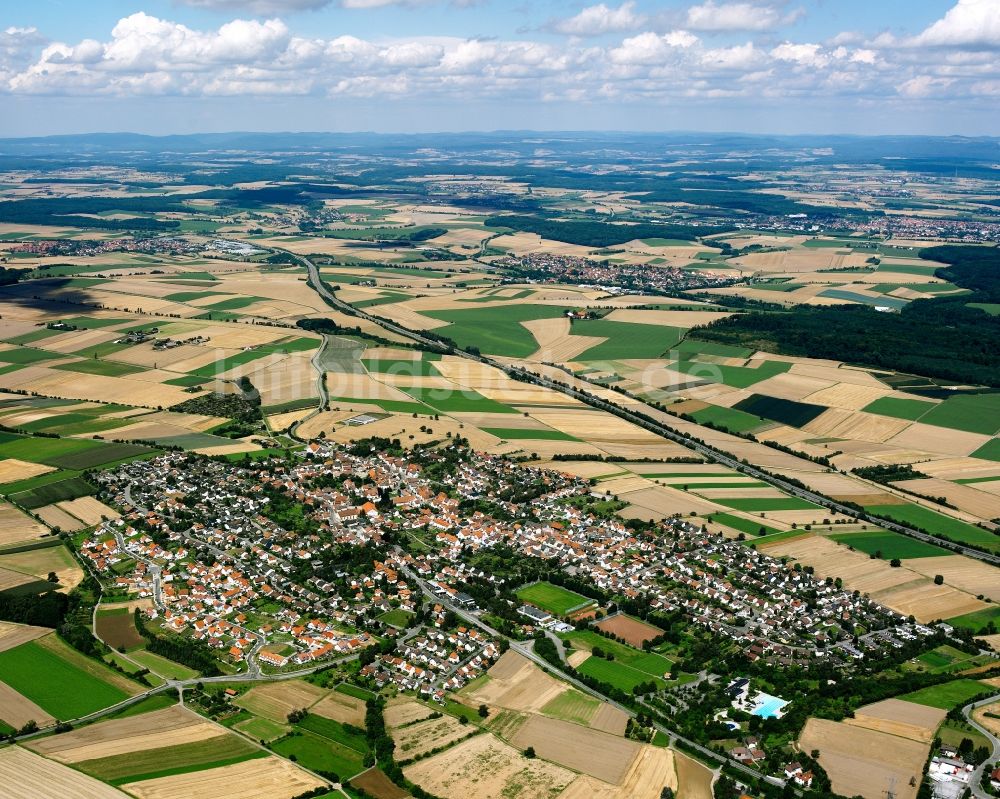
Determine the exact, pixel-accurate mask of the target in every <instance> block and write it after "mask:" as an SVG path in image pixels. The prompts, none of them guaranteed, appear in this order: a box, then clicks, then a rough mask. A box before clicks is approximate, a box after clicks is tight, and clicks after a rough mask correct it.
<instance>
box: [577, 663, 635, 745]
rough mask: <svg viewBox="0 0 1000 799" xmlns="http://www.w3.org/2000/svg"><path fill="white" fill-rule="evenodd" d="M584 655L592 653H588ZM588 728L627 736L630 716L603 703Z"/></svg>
mask: <svg viewBox="0 0 1000 799" xmlns="http://www.w3.org/2000/svg"><path fill="white" fill-rule="evenodd" d="M584 654H590V653H589V652H587V653H584ZM587 726H589V727H590V728H591V729H592V730H600V731H601V732H607V733H610V734H611V735H618V736H623V735H625V728H626V726H628V715H627V714H626V713H625V711H624V710H619V709H618V708H616V707H615V706H614V705H611V704H609V703H607V702H601V705H600V707H598V708H597V712H596V713H595V714H594V716H593V718H592V719H591V720H590V721H589V722H588V724H587Z"/></svg>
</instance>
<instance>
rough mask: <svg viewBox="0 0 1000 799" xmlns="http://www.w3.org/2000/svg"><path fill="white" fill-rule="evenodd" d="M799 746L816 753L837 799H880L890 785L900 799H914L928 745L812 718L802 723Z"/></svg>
mask: <svg viewBox="0 0 1000 799" xmlns="http://www.w3.org/2000/svg"><path fill="white" fill-rule="evenodd" d="M797 745H798V748H799V750H800V751H803V752H810V751H812V750H813V749H818V750H819V753H820V755H819V763H820V765H821V766H822V767H823V768H824V770H825V771H826V773H827V774H828V775H829V776H830V782H831V785H832V787H833V790H834V791H836V792H837V793H839V794H841V795H843V796H878V795H879V793H880V792H881V791H884V790H885V788H886V786H888V785H894V786H895V788H894V790H895V791H897V795H898V796H900V797H901V799H915V797H916V795H917V787H916V786H917V785H919V784H920V780H921V777H922V774H923V768H924V762H925V761H926V759H927V754H928V751H929V749H930V744H929V743H927V742H922V741H914V740H909V739H907V738H903V737H899V736H897V735H891V734H887V733H885V732H880V731H876V730H872V729H866V728H864V727H858V726H854V725H851V724H847V723H842V722H836V721H829V720H827V719H816V718H811V719H809V720H808V721H807V722H806V725H805V727H804V728H803V729H802V732H801V733H800V735H799V739H798V744H797ZM911 780H913V781H914V783H915V784H914V785H910V782H911Z"/></svg>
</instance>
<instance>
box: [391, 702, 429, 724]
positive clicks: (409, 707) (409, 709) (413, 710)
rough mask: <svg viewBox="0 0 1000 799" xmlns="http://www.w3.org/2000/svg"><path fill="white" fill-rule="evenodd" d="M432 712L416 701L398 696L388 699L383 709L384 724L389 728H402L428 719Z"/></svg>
mask: <svg viewBox="0 0 1000 799" xmlns="http://www.w3.org/2000/svg"><path fill="white" fill-rule="evenodd" d="M433 712H434V711H433V710H431V708H429V707H427V705H425V704H423V703H421V702H418V701H417V700H416V699H410V698H408V697H402V696H398V697H395V698H394V699H390V700H389V702H388V704H387V705H386V707H385V712H384V714H383V715H384V716H385V723H386V726H388V727H390V728H396V727H402V726H403V725H405V724H412V723H413V722H415V721H421V720H423V719H426V718H428V717H429V716H430V715H431V713H433Z"/></svg>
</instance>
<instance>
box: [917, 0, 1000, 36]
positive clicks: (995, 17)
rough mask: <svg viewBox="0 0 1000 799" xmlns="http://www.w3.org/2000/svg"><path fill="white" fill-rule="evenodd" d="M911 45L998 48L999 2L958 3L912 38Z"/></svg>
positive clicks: (970, 0)
mask: <svg viewBox="0 0 1000 799" xmlns="http://www.w3.org/2000/svg"><path fill="white" fill-rule="evenodd" d="M912 44H915V45H931V46H938V45H940V46H945V47H948V46H955V47H961V46H972V47H1000V3H998V2H997V0H958V3H956V4H955V6H954V7H952V8H951V9H949V11H948V13H947V14H945V15H944V17H942V18H941V19H939V20H938V21H937V22H935V23H934V24H933V25H931V26H930V27H928V28H927V29H926V30H925V31H924V32H923V33H921V34H920V35H919V36H917V37H915V38H914V39H913V41H912Z"/></svg>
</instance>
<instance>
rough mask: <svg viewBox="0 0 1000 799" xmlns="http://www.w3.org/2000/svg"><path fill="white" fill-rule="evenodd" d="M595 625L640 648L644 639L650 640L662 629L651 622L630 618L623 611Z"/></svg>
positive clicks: (659, 633)
mask: <svg viewBox="0 0 1000 799" xmlns="http://www.w3.org/2000/svg"><path fill="white" fill-rule="evenodd" d="M596 626H597V627H598V629H600V630H602V631H604V632H607V633H611V634H612V635H614V636H616V637H618V638H622V639H624V640H625V642H626V643H628V644H632V646H634V647H637V648H640V649H641V648H642V645H643V644H644V643H645V642H646V641H649V640H652V639H653V638H656V637H657V636H658V635H662V633H663V630H661V629H660V628H659V627H654V626H653V625H652V624H646V623H645V622H643V621H639V620H638V619H633V618H630V617H629V616H626V615H625V614H624V613H619V614H618V615H617V616H612V617H611V618H609V619H604V620H603V621H600V622H598V623H597V625H596Z"/></svg>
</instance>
